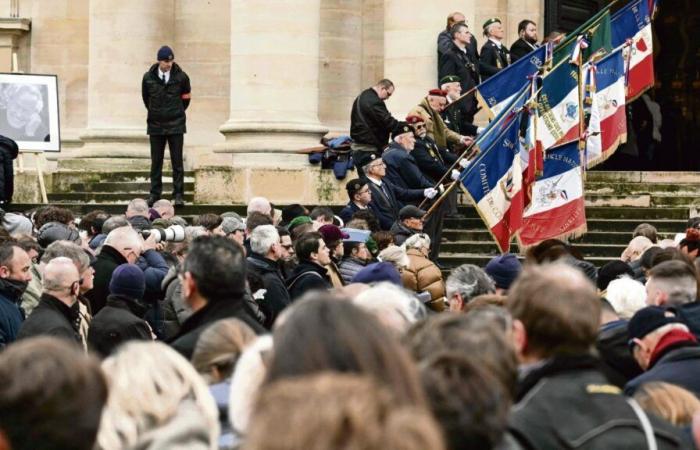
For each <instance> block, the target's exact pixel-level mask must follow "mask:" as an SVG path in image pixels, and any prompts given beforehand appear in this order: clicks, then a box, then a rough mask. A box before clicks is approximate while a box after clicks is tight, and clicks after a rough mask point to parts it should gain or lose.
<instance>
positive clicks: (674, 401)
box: [634, 381, 700, 427]
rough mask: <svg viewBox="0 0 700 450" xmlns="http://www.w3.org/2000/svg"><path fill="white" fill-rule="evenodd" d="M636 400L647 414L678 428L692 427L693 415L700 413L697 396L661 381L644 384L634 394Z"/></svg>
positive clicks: (699, 401)
mask: <svg viewBox="0 0 700 450" xmlns="http://www.w3.org/2000/svg"><path fill="white" fill-rule="evenodd" d="M634 399H635V400H636V401H637V403H639V405H640V406H641V407H642V408H643V409H644V410H645V411H646V412H649V413H652V414H654V415H656V416H658V417H661V418H663V419H666V420H667V421H668V422H670V423H672V424H673V425H675V426H677V427H685V426H688V425H690V424H691V423H692V422H693V414H695V413H697V412H700V400H698V399H697V397H695V395H693V394H692V393H691V392H689V391H687V390H685V389H683V388H682V387H680V386H676V385H675V384H670V383H663V382H660V381H657V382H653V383H646V384H643V385H642V386H641V387H640V388H639V389H637V391H636V392H635V393H634Z"/></svg>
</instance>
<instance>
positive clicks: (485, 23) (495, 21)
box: [484, 17, 501, 30]
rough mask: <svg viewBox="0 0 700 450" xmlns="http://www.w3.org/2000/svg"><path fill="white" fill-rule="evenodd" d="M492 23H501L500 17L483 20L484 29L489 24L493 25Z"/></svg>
mask: <svg viewBox="0 0 700 450" xmlns="http://www.w3.org/2000/svg"><path fill="white" fill-rule="evenodd" d="M494 23H501V19H499V18H498V17H494V18H491V19H488V20H487V21H486V22H484V30H486V28H488V26H489V25H493V24H494Z"/></svg>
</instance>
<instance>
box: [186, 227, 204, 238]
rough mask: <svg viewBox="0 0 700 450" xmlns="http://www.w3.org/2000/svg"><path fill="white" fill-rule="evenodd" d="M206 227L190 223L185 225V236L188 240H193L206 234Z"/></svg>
mask: <svg viewBox="0 0 700 450" xmlns="http://www.w3.org/2000/svg"><path fill="white" fill-rule="evenodd" d="M207 235H208V233H207V229H206V228H204V227H203V226H200V225H190V226H187V227H185V236H186V237H187V239H188V240H193V239H195V238H198V237H199V236H207Z"/></svg>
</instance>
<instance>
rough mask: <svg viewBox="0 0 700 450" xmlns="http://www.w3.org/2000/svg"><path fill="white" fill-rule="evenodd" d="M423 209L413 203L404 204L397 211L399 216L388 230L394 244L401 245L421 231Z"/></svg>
mask: <svg viewBox="0 0 700 450" xmlns="http://www.w3.org/2000/svg"><path fill="white" fill-rule="evenodd" d="M423 216H425V211H423V210H422V209H420V208H418V207H417V206H413V205H406V206H404V207H403V208H401V211H399V218H398V219H397V220H396V222H394V224H393V225H392V226H391V230H389V232H390V233H391V234H392V236H394V244H396V245H402V244H403V243H404V242H406V239H408V238H409V237H411V236H413V235H414V234H417V233H421V232H423Z"/></svg>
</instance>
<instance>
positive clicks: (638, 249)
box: [620, 236, 654, 262]
mask: <svg viewBox="0 0 700 450" xmlns="http://www.w3.org/2000/svg"><path fill="white" fill-rule="evenodd" d="M653 246H654V243H653V242H651V240H650V239H649V238H648V237H646V236H636V237H634V238H632V240H631V241H630V243H629V244H628V245H627V248H626V249H625V251H623V252H622V255H621V256H620V259H621V260H623V261H624V262H631V261H636V260H638V259H639V258H641V257H642V255H643V254H644V252H645V251H647V249H649V247H653Z"/></svg>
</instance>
